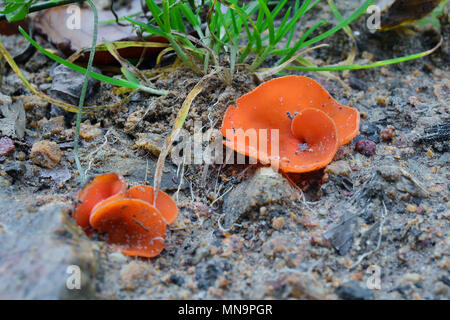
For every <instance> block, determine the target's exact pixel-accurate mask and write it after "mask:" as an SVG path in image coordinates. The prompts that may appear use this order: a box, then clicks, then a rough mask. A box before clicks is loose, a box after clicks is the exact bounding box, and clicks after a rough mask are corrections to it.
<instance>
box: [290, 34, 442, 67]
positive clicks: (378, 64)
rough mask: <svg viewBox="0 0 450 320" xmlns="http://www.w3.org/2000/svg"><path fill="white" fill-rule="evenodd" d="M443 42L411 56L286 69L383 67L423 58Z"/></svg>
mask: <svg viewBox="0 0 450 320" xmlns="http://www.w3.org/2000/svg"><path fill="white" fill-rule="evenodd" d="M441 44H442V39H441V41H440V42H439V43H438V44H437V45H436V46H435V47H434V48H432V49H430V50H427V51H424V52H420V53H416V54H412V55H409V56H404V57H400V58H393V59H387V60H381V61H377V62H373V63H369V64H350V65H339V66H337V65H336V66H324V67H312V66H306V67H302V66H290V67H287V68H286V69H291V70H299V71H345V70H361V69H370V68H377V67H383V66H387V65H391V64H396V63H400V62H405V61H410V60H414V59H419V58H423V57H425V56H427V55H429V54H432V53H433V52H434V51H436V49H437V48H439V47H440V46H441Z"/></svg>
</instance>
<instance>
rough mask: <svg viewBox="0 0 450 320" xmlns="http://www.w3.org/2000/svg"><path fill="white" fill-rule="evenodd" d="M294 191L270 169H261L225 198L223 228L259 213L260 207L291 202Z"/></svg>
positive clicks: (282, 178) (279, 175)
mask: <svg viewBox="0 0 450 320" xmlns="http://www.w3.org/2000/svg"><path fill="white" fill-rule="evenodd" d="M294 197H295V191H294V190H293V187H291V185H290V184H289V182H288V181H287V180H286V179H285V178H284V177H283V176H282V175H281V174H279V173H277V172H275V171H273V170H272V169H271V168H267V167H263V168H260V169H258V170H257V171H256V173H255V175H254V176H253V177H251V178H250V179H249V180H247V181H244V182H242V183H240V184H239V185H238V186H237V187H236V188H235V189H233V190H232V191H231V192H230V193H229V195H228V196H227V197H226V198H225V200H224V203H223V212H224V213H223V214H224V226H225V227H226V228H229V227H231V226H232V225H233V223H235V222H236V221H238V220H241V219H242V218H245V217H249V216H251V215H252V214H255V213H257V212H259V208H260V207H262V206H266V207H269V210H268V211H269V212H270V206H271V205H273V204H276V203H282V202H283V201H285V200H288V201H291V200H293V199H294Z"/></svg>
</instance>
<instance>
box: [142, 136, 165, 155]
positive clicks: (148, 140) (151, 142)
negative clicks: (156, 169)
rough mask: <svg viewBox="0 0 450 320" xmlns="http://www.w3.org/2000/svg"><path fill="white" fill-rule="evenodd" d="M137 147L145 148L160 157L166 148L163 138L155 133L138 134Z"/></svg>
mask: <svg viewBox="0 0 450 320" xmlns="http://www.w3.org/2000/svg"><path fill="white" fill-rule="evenodd" d="M137 137H138V139H137V140H136V146H138V147H139V148H143V149H144V150H146V151H148V152H150V153H151V154H152V155H154V156H156V157H157V156H159V154H160V153H161V151H162V149H163V148H164V143H165V140H164V138H163V137H161V136H160V135H157V134H153V133H138V134H137Z"/></svg>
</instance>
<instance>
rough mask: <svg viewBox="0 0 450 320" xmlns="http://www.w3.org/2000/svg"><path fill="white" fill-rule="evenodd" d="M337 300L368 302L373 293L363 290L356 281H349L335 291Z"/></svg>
mask: <svg viewBox="0 0 450 320" xmlns="http://www.w3.org/2000/svg"><path fill="white" fill-rule="evenodd" d="M336 293H337V295H338V296H339V298H341V299H344V300H370V299H372V297H373V292H372V290H370V289H366V288H363V287H361V286H360V285H359V283H358V282H356V281H349V282H346V283H344V284H342V285H340V286H339V288H337V289H336Z"/></svg>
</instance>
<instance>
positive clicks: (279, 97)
mask: <svg viewBox="0 0 450 320" xmlns="http://www.w3.org/2000/svg"><path fill="white" fill-rule="evenodd" d="M359 121H360V116H359V112H358V111H357V110H356V109H354V108H351V107H348V106H344V105H341V104H339V103H338V102H337V101H336V100H334V99H333V98H332V97H331V95H330V94H329V93H328V92H327V91H326V90H325V89H324V88H323V87H322V86H321V85H320V84H318V83H317V82H316V81H314V80H312V79H310V78H307V77H302V76H286V77H281V78H277V79H273V80H270V81H267V82H265V83H263V84H261V85H260V86H258V87H257V88H256V89H255V90H253V91H252V92H250V93H248V94H246V95H244V96H242V97H241V98H239V99H238V100H237V106H230V107H229V108H228V109H227V111H226V113H225V116H224V119H223V123H222V128H221V132H222V135H223V136H224V137H225V138H226V139H225V141H224V144H225V145H226V146H227V147H229V148H231V149H234V150H235V151H236V152H238V153H241V154H244V155H246V156H249V157H250V158H257V159H258V160H259V161H261V162H262V163H270V164H271V165H274V166H276V167H278V168H279V169H280V170H281V171H282V172H284V173H302V172H309V171H314V170H317V169H320V168H323V167H325V166H326V165H327V164H328V163H330V162H331V160H332V159H333V157H334V155H335V154H336V152H337V149H338V147H339V146H342V145H344V144H346V143H348V142H350V141H351V140H352V139H353V138H354V137H355V136H356V135H357V134H358V131H359ZM249 130H250V131H249ZM274 130H277V131H276V132H277V134H274V132H275V131H274ZM251 132H256V134H255V136H256V139H254V140H253V143H251V140H252V139H251V138H250V136H251ZM261 133H263V134H261ZM273 150H276V151H277V152H276V154H273V153H272V151H273Z"/></svg>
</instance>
